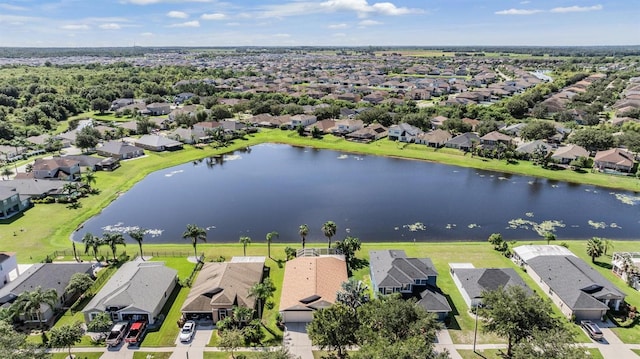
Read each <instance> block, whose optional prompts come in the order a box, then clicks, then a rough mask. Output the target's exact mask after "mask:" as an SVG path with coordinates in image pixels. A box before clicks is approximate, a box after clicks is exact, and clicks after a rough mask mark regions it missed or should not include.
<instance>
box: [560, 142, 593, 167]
mask: <svg viewBox="0 0 640 359" xmlns="http://www.w3.org/2000/svg"><path fill="white" fill-rule="evenodd" d="M578 157H585V158H589V151H587V150H585V149H584V148H582V147H580V146H578V145H567V146H562V147H560V148H558V149H557V150H555V151H554V152H553V154H552V155H551V159H552V160H554V161H557V162H558V163H560V164H565V165H566V164H569V163H571V161H573V160H575V159H576V158H578Z"/></svg>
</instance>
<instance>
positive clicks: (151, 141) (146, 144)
mask: <svg viewBox="0 0 640 359" xmlns="http://www.w3.org/2000/svg"><path fill="white" fill-rule="evenodd" d="M135 146H137V147H142V148H144V149H146V150H149V151H155V152H162V151H177V150H181V149H182V143H181V142H178V141H174V140H171V139H168V138H166V137H163V136H158V135H144V136H142V137H140V138H139V139H137V140H136V141H135Z"/></svg>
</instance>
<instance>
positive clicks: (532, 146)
mask: <svg viewBox="0 0 640 359" xmlns="http://www.w3.org/2000/svg"><path fill="white" fill-rule="evenodd" d="M552 149H553V148H552V147H551V145H549V144H548V143H546V142H544V141H542V140H535V141H531V142H526V143H523V144H521V145H520V146H518V147H517V148H516V152H517V153H520V154H522V155H523V156H525V157H526V158H529V157H531V155H532V154H534V153H535V152H536V151H538V152H540V151H542V153H544V154H545V155H548V154H549V153H551V151H552Z"/></svg>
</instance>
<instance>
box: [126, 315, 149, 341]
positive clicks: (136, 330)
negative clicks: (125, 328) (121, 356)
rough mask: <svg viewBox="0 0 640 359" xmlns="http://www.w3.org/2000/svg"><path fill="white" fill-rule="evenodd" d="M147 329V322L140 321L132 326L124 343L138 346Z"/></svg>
mask: <svg viewBox="0 0 640 359" xmlns="http://www.w3.org/2000/svg"><path fill="white" fill-rule="evenodd" d="M146 327H147V321H146V320H139V321H137V322H135V323H133V324H131V328H130V329H129V333H128V334H127V336H126V337H125V338H124V341H125V342H126V343H129V344H137V343H138V342H139V341H140V339H141V338H142V334H143V333H144V330H145V328H146Z"/></svg>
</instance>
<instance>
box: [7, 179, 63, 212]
mask: <svg viewBox="0 0 640 359" xmlns="http://www.w3.org/2000/svg"><path fill="white" fill-rule="evenodd" d="M64 185H65V183H64V182H62V181H39V180H37V179H35V178H14V179H12V180H8V181H1V182H0V188H4V189H9V190H12V189H14V188H15V190H16V192H18V193H19V194H20V198H21V200H22V201H23V202H25V205H26V206H27V207H28V206H29V205H30V201H31V200H30V199H31V198H32V197H35V198H43V197H47V196H57V195H61V194H62V188H63V187H64ZM23 197H24V198H23ZM27 201H28V204H27Z"/></svg>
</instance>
